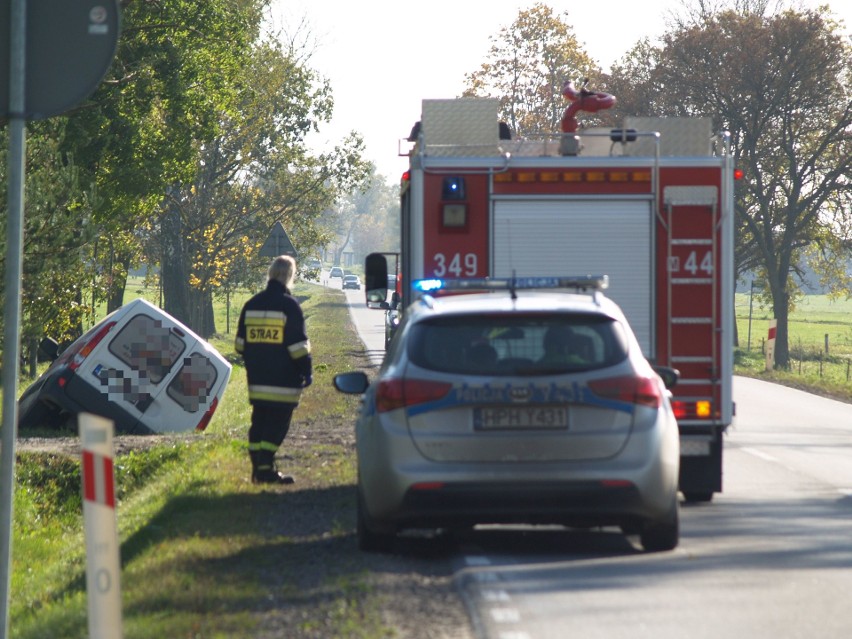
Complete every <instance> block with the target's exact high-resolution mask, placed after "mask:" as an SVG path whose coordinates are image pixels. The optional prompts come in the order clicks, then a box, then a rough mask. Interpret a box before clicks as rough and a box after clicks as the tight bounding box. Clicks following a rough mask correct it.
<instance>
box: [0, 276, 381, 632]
mask: <svg viewBox="0 0 852 639" xmlns="http://www.w3.org/2000/svg"><path fill="white" fill-rule="evenodd" d="M296 294H297V295H298V296H299V297H300V298H301V299H302V303H303V308H304V310H305V314H306V317H307V322H308V332H309V335H310V337H311V342H312V345H313V352H314V359H315V362H316V365H315V373H314V385H313V386H312V387H311V388H310V389H309V390H308V391H306V393H305V395H304V399H303V401H302V403H301V404H300V406H299V408H298V409H297V412H296V414H295V417H294V424H293V427H292V429H291V432H290V434H289V435H288V437H287V440H285V443H284V445H283V446H282V448H281V451H279V452H280V453H281V455H280V457H281V458H282V459H281V461H283V465H284V466H285V470H287V471H288V472H294V474H296V477H297V483H296V484H295V485H294V486H292V487H280V488H278V487H276V488H266V489H265V488H263V487H258V486H255V485H252V484H251V483H250V482H249V481H248V475H249V467H248V456H247V453H246V444H245V438H246V430H247V424H248V418H249V405H248V402H247V399H246V387H245V371H244V370H243V369H242V367H241V366H240V365H239V363H238V362H237V361H236V360H233V359H232V363H234V371H233V376H232V380H231V382H230V384H229V387H228V390H227V391H226V393H225V396H224V398H223V401H222V404H221V406H220V408H219V410H218V411H217V414H216V416H215V417H214V420H213V422H212V423H211V425H210V427H209V428H208V431H207V432H206V433H205V434H203V435H191V436H186V437H177V438H174V439H170V440H168V441H166V442H164V443H159V444H157V445H155V446H153V447H150V448H146V449H142V450H134V451H133V452H131V453H128V454H123V455H120V456H118V457H116V460H115V469H116V471H115V472H116V486H117V491H118V494H119V503H118V506H117V509H116V512H117V522H118V529H119V537H120V546H121V561H122V574H121V592H122V605H123V622H124V636H125V637H127V638H138V639H148V638H150V639H154V638H157V639H159V638H160V637H164V636H168V637H229V638H242V637H246V638H248V637H252V638H255V637H261V636H287V637H324V638H326V637H327V638H334V637H347V638H348V637H391V636H393V631H392V630H391V629H389V628H387V627H385V625H384V624H383V622H382V618H381V615H380V612H379V608H380V602H379V599H378V595H377V594H376V593H375V592H373V590H372V587H371V585H370V581H369V578H368V573H367V572H366V571H365V570H364V568H363V566H362V565H360V564H359V563H358V562H357V561H349V562H347V561H340V560H339V557H340V556H341V553H340V552H330V551H339V550H340V549H341V547H345V549H346V550H348V549H349V548H350V547H351V549H352V551H353V552H351V553H350V554H351V555H352V556H356V555H357V553H355V552H354V546H355V542H354V536H353V530H354V523H355V521H354V520H355V515H354V482H355V467H354V454H353V437H352V435H351V430H352V417H353V415H354V413H355V412H356V410H357V398H352V397H350V396H345V395H342V394H340V393H337V392H336V391H335V390H334V389H333V387H332V384H331V378H332V376H333V375H334V374H336V373H338V372H341V371H344V370H350V369H354V368H360V367H363V366H364V361H363V359H362V358H363V349H362V347H361V346H360V342H358V340H357V337H356V335H355V333H354V330H353V329H352V326H351V322H350V319H349V314H348V310H347V308H346V304H345V302H344V299H343V297H342V294H341V292H340V291H334V290H330V289H325V288H322V287H319V286H312V285H309V284H304V285H299V286H298V287H297V290H296ZM211 342H212V343H213V344H214V346H216V347H217V348H218V349H219V350H220V352H222V353H223V354H224V355H226V356H228V357H229V358H230V354H231V353H232V352H233V349H232V345H231V337H227V336H225V337H223V338H222V339H213V340H211ZM344 556H346V553H344ZM334 557H337V559H335V558H334ZM10 625H11V631H12V632H11V636H13V637H18V638H21V639H35V638H37V637H39V638H40V637H45V638H46V637H51V638H53V637H64V638H73V637H81V638H82V637H86V636H87V635H88V630H87V611H86V593H85V550H84V540H83V534H82V516H81V498H80V474H79V460H78V459H76V458H74V457H69V456H67V455H62V454H53V453H29V452H21V453H20V454H19V455H18V465H17V489H16V493H15V516H14V537H13V571H12V600H11V620H10Z"/></svg>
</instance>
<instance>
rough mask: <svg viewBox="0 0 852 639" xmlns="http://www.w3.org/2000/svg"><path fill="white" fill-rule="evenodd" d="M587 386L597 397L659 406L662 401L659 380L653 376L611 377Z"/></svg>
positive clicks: (653, 406)
mask: <svg viewBox="0 0 852 639" xmlns="http://www.w3.org/2000/svg"><path fill="white" fill-rule="evenodd" d="M589 388H590V389H591V391H592V392H593V393H594V394H595V395H597V396H598V397H602V398H604V399H613V400H616V401H621V402H628V403H630V404H638V405H640V406H650V407H651V408H659V406H660V403H661V401H662V390H661V389H660V381H659V380H658V379H656V378H653V377H633V376H629V375H625V376H622V377H611V378H609V379H596V380H594V381H591V382H589Z"/></svg>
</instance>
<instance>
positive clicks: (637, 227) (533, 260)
mask: <svg viewBox="0 0 852 639" xmlns="http://www.w3.org/2000/svg"><path fill="white" fill-rule="evenodd" d="M653 223H654V220H653V217H652V212H651V201H650V200H649V199H606V200H602V199H575V198H572V199H567V198H566V199H535V200H530V199H523V200H521V199H514V198H506V199H496V198H495V201H494V207H493V218H492V226H491V228H492V241H491V256H492V264H491V273H492V275H493V276H494V277H511V276H512V274H513V273H514V274H515V275H517V276H519V277H523V276H535V275H540V276H546V275H578V274H605V275H608V276H609V289H608V290H607V291H606V294H607V296H608V297H610V298H611V299H613V300H615V302H616V303H617V304H619V306H621V308H622V310H623V311H624V313H625V315H627V319H628V321H629V322H630V324H631V326H632V328H633V331H634V332H635V333H636V337H637V339H638V340H639V344H640V345H641V346H642V352H643V353H644V354H645V356H646V357H653V356H654V352H655V344H654V339H653V331H652V327H653V326H654V322H653V319H654V318H653V312H654V309H653V299H654V291H655V287H654V279H653V277H652V272H653V263H654V262H653V259H654V253H653V240H652V237H653V235H652V229H653Z"/></svg>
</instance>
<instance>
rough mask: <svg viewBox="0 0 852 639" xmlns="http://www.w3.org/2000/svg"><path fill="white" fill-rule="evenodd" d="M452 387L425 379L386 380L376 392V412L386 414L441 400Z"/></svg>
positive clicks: (380, 383) (446, 383) (445, 383)
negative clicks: (398, 409) (390, 411)
mask: <svg viewBox="0 0 852 639" xmlns="http://www.w3.org/2000/svg"><path fill="white" fill-rule="evenodd" d="M452 387H453V385H452V384H450V383H448V382H433V381H427V380H423V379H384V380H382V381H380V382H379V387H378V389H377V390H376V410H377V411H378V412H380V413H384V412H387V411H389V410H396V409H397V408H405V407H407V406H414V405H416V404H423V403H425V402H431V401H434V400H436V399H441V398H442V397H444V396H445V395H446V394H447V393H448V392H450V389H451V388H452Z"/></svg>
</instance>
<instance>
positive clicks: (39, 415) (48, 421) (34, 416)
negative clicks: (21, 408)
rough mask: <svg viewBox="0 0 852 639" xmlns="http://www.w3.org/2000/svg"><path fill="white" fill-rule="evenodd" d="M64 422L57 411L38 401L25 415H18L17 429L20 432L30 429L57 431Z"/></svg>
mask: <svg viewBox="0 0 852 639" xmlns="http://www.w3.org/2000/svg"><path fill="white" fill-rule="evenodd" d="M66 421H67V419H65V418H63V416H62V414H61V412H60V411H59V410H57V409H54V408H53V407H52V406H48V405H47V404H45V403H44V402H43V401H40V402H36V403H34V404H33V405H32V406H31V407H30V409H29V410H28V411H27V412H26V413H22V414H20V415H18V428H19V429H21V430H29V429H32V428H49V429H52V430H58V429H60V428H62V426H63V425H64V424H65V422H66Z"/></svg>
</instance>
